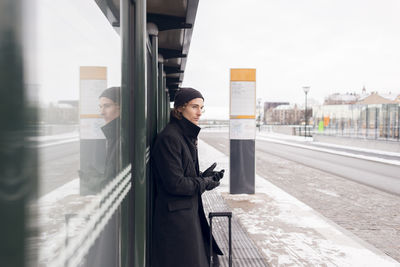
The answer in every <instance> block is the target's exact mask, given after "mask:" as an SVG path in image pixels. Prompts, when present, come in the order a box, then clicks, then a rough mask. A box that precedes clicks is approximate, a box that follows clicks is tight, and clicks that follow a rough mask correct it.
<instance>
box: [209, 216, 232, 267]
mask: <svg viewBox="0 0 400 267" xmlns="http://www.w3.org/2000/svg"><path fill="white" fill-rule="evenodd" d="M214 217H228V219H229V267H232V223H231V219H232V212H210V213H209V214H208V218H209V219H210V258H209V260H210V266H212V264H213V262H212V255H213V253H212V252H213V248H212V219H213V218H214Z"/></svg>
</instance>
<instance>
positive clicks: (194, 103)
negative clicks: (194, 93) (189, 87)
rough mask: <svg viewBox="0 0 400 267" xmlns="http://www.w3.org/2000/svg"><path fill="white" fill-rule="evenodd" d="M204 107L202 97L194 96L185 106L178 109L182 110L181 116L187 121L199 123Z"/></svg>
mask: <svg viewBox="0 0 400 267" xmlns="http://www.w3.org/2000/svg"><path fill="white" fill-rule="evenodd" d="M203 108H204V100H203V98H195V99H192V100H190V102H189V103H187V105H186V107H185V108H180V109H179V111H180V112H182V115H183V117H185V118H186V119H187V120H188V121H190V122H192V123H194V124H196V125H199V120H200V116H201V114H202V111H203Z"/></svg>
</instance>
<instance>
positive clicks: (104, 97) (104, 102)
mask: <svg viewBox="0 0 400 267" xmlns="http://www.w3.org/2000/svg"><path fill="white" fill-rule="evenodd" d="M99 107H100V114H101V115H102V116H103V117H104V120H105V123H106V124H105V125H104V126H103V127H102V128H101V130H102V131H103V133H104V135H105V137H106V162H105V169H104V179H103V180H102V182H101V188H104V186H106V185H107V184H108V183H109V182H110V181H111V180H112V179H114V178H115V176H116V175H117V173H118V162H119V161H118V159H119V154H120V153H119V151H120V150H119V140H120V130H119V128H120V118H119V116H120V87H110V88H108V89H106V90H104V92H103V93H102V94H101V95H100V97H99ZM117 236H118V229H117V215H116V214H114V215H113V216H112V217H111V219H110V220H109V221H108V223H107V224H106V226H105V228H104V230H103V231H102V232H101V234H100V236H99V238H98V239H97V240H96V242H95V244H94V245H93V246H92V248H91V249H90V250H89V253H88V256H87V262H86V265H85V266H87V267H114V266H118V257H117V255H118V249H119V248H118V238H117Z"/></svg>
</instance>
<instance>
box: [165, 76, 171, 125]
mask: <svg viewBox="0 0 400 267" xmlns="http://www.w3.org/2000/svg"><path fill="white" fill-rule="evenodd" d="M166 84H167V78H166V76H164V85H166ZM169 104H170V99H169V91H168V88H165V125H167V123H168V122H169V111H170V107H169Z"/></svg>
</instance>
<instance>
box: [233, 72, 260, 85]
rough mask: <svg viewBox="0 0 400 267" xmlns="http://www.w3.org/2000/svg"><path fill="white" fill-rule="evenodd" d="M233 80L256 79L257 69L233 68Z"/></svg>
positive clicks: (249, 80)
mask: <svg viewBox="0 0 400 267" xmlns="http://www.w3.org/2000/svg"><path fill="white" fill-rule="evenodd" d="M231 81H232V82H233V81H248V82H255V81H256V69H231Z"/></svg>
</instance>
